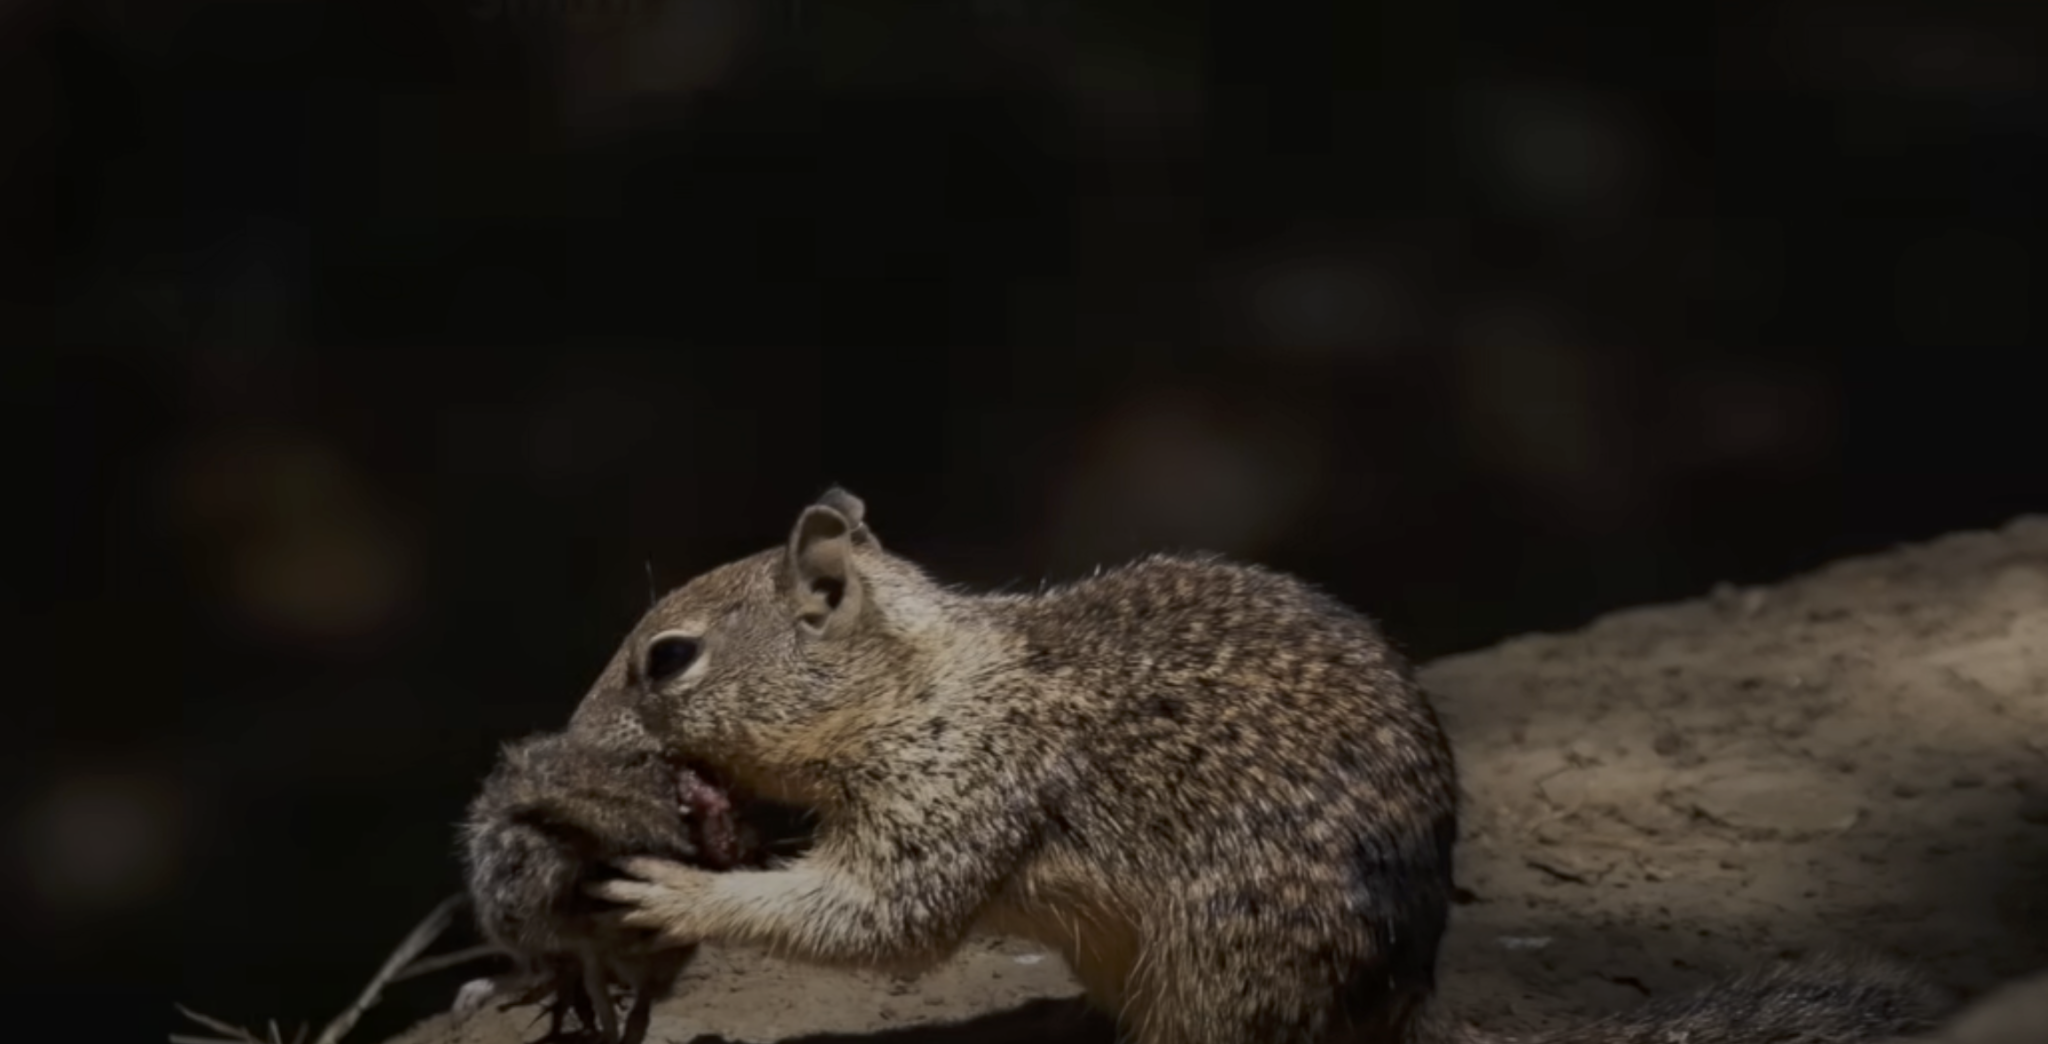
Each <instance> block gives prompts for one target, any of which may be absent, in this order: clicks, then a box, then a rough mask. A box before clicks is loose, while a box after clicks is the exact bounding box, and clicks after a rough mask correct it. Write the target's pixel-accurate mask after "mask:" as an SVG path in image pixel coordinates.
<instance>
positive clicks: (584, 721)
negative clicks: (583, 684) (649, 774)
mask: <svg viewBox="0 0 2048 1044" xmlns="http://www.w3.org/2000/svg"><path fill="white" fill-rule="evenodd" d="M568 731H569V734H570V735H571V736H574V737H575V738H576V740H577V742H579V743H584V744H588V745H590V746H593V747H597V748H599V749H602V750H609V751H617V752H620V753H628V754H659V753H661V744H659V743H657V742H656V741H655V739H654V735H653V734H652V733H650V732H648V731H647V727H646V726H645V725H643V724H641V722H640V718H639V716H638V715H636V714H634V713H633V712H632V711H631V710H629V709H627V708H626V707H624V706H621V705H620V703H618V702H614V701H611V700H587V701H585V702H584V705H583V706H581V707H579V708H577V709H576V713H575V714H574V715H572V716H571V717H570V718H569V730H568Z"/></svg>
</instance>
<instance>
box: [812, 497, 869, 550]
mask: <svg viewBox="0 0 2048 1044" xmlns="http://www.w3.org/2000/svg"><path fill="white" fill-rule="evenodd" d="M813 506H815V507H826V508H831V509H832V510H834V511H837V512H839V514H840V515H841V516H843V517H844V518H845V519H846V527H847V536H848V537H849V538H850V539H851V540H852V541H853V542H854V543H856V544H859V545H861V546H862V547H872V548H876V549H877V550H879V549H880V548H881V546H882V542H881V541H880V540H878V539H876V538H875V531H874V530H872V529H869V528H868V506H867V503H866V502H864V501H862V500H861V499H860V498H859V497H856V496H854V495H853V494H852V493H850V492H848V491H847V490H846V488H845V487H843V486H833V487H832V488H831V489H828V490H826V491H825V492H824V493H823V494H821V495H820V496H819V497H818V501H817V503H816V504H815V505H813Z"/></svg>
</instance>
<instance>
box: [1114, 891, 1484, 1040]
mask: <svg viewBox="0 0 2048 1044" xmlns="http://www.w3.org/2000/svg"><path fill="white" fill-rule="evenodd" d="M1176 920H1181V921H1182V922H1183V924H1184V927H1183V928H1181V929H1178V930H1169V931H1168V932H1166V933H1157V934H1155V935H1154V936H1153V937H1152V938H1151V939H1148V941H1147V942H1148V945H1147V946H1146V951H1145V957H1144V959H1143V960H1142V961H1141V962H1140V964H1139V967H1138V968H1137V969H1136V971H1135V973H1134V975H1133V976H1132V979H1131V983H1130V987H1129V998H1128V1003H1127V1005H1126V1008H1125V1011H1124V1013H1123V1014H1124V1016H1125V1020H1126V1024H1127V1025H1126V1028H1127V1032H1129V1033H1130V1034H1131V1039H1132V1040H1133V1041H1135V1042H1136V1044H1245V1042H1248V1041H1256V1042H1259V1044H1438V1042H1437V1041H1436V1040H1434V1039H1432V1038H1429V1037H1428V1036H1426V1035H1425V1033H1424V1027H1425V1019H1424V1018H1423V1016H1424V1013H1425V1008H1426V1007H1427V1001H1428V999H1429V995H1430V989H1429V985H1428V984H1427V983H1423V982H1417V981H1413V980H1412V977H1409V976H1402V975H1399V974H1396V973H1395V972H1394V971H1393V969H1392V968H1391V967H1390V964H1389V962H1388V961H1386V960H1385V959H1384V958H1382V957H1380V956H1378V955H1375V954H1374V953H1372V952H1371V946H1370V942H1369V940H1368V939H1366V938H1365V937H1364V936H1363V933H1361V934H1360V935H1356V936H1348V937H1346V938H1342V939H1332V938H1318V937H1315V936H1316V934H1317V933H1311V934H1310V935H1304V936H1300V937H1297V942H1296V945H1294V946H1292V947H1290V948H1288V949H1284V950H1276V948H1275V947H1274V946H1273V945H1272V943H1273V940H1274V934H1273V933H1270V932H1262V933H1259V938H1258V944H1257V945H1246V944H1245V941H1244V940H1242V939H1240V938H1239V937H1237V936H1235V935H1234V934H1233V933H1232V932H1231V931H1230V930H1229V928H1228V927H1227V926H1222V927H1219V926H1218V925H1217V924H1216V923H1215V922H1214V921H1209V922H1208V923H1206V924H1204V923H1199V922H1190V921H1188V920H1187V919H1176ZM1333 980H1334V981H1333ZM1454 1039H1455V1038H1445V1039H1444V1041H1443V1044H1451V1041H1452V1040H1454ZM1460 1044H1463V1042H1460Z"/></svg>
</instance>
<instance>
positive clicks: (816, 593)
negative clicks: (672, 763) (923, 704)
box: [570, 487, 947, 805]
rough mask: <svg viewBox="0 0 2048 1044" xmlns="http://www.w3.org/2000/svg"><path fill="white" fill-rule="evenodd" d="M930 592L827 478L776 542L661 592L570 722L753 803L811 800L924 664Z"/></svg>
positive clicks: (937, 609)
mask: <svg viewBox="0 0 2048 1044" xmlns="http://www.w3.org/2000/svg"><path fill="white" fill-rule="evenodd" d="M946 601H947V598H946V595H945V593H944V592H943V591H942V590H941V589H940V588H939V587H938V586H937V585H936V584H934V583H933V582H932V581H931V580H930V579H929V578H927V577H926V576H925V575H924V574H923V573H922V571H920V570H919V569H918V568H917V567H916V566H914V565H912V564H911V563H909V562H907V561H904V560H903V559H901V558H897V557H896V556H894V555H891V554H889V553H888V552H886V551H884V550H883V549H882V545H881V541H880V540H878V539H877V538H876V537H875V535H874V532H873V530H871V529H870V528H869V527H868V524H867V519H866V507H865V505H864V504H862V503H861V501H860V499H859V498H858V497H855V496H854V495H853V494H851V493H848V492H846V491H845V490H843V489H838V488H836V487H835V488H833V489H831V490H828V491H827V492H826V493H825V494H824V495H823V496H821V497H819V498H818V500H817V501H816V502H815V503H813V504H811V505H810V506H808V507H806V508H804V509H803V511H802V512H801V513H799V514H798V516H797V519H796V523H795V525H794V526H793V527H792V528H791V530H790V534H789V537H788V539H787V540H786V541H785V542H784V543H783V545H782V546H781V547H778V548H774V549H771V550H768V551H763V552H760V553H759V554H755V555H752V556H749V557H747V558H744V559H741V560H739V561H737V562H732V563H729V564H727V565H723V566H720V567H718V568H716V569H713V570H711V571H710V572H708V573H705V574H703V575H701V576H699V577H697V578H695V579H693V580H691V581H690V582H688V583H686V584H684V585H683V586H682V587H680V588H677V589H676V590H674V591H672V592H670V593H668V594H667V595H665V596H663V597H662V598H661V599H660V600H659V601H657V602H656V603H655V605H654V607H653V608H651V609H649V610H648V611H647V613H646V615H645V616H643V617H642V618H641V620H640V622H639V623H638V624H636V625H635V626H634V627H633V629H632V631H631V632H630V633H629V634H628V635H627V637H626V640H625V642H624V643H622V644H621V645H620V647H619V649H618V652H617V653H616V654H615V655H614V656H613V658H612V661H611V663H610V664H609V665H608V666H607V667H606V669H605V671H604V673H603V674H602V675H601V676H600V677H599V678H598V681H597V683H596V685H595V686H593V687H592V689H591V691H590V693H589V695H587V696H586V697H584V700H583V703H582V704H581V705H580V706H579V707H578V709H577V711H576V714H575V716H574V717H573V718H572V719H571V722H570V731H571V732H572V733H575V734H578V735H579V736H580V737H582V738H583V740H584V741H585V742H593V743H596V744H598V745H604V746H610V747H613V748H615V749H634V750H641V751H646V752H650V753H660V754H661V755H663V756H665V757H669V758H672V759H676V760H679V761H684V762H688V763H691V764H694V765H698V766H701V767H704V768H708V769H710V770H712V772H713V773H715V774H716V775H718V776H720V777H723V779H724V780H725V781H726V782H729V783H736V784H739V785H740V786H742V787H743V788H745V789H746V790H748V791H751V792H753V793H754V794H756V795H759V796H762V797H768V798H772V799H775V800H778V801H786V802H792V803H800V804H806V805H816V804H818V803H821V802H824V801H829V800H830V798H831V793H830V792H831V789H832V782H831V775H832V769H831V766H832V765H833V764H835V763H839V764H851V763H853V762H855V761H857V760H858V759H859V757H860V753H861V752H862V750H863V749H864V747H865V745H866V742H867V740H869V739H870V738H871V736H870V735H869V734H868V728H867V726H868V725H869V724H870V723H872V722H873V721H874V719H875V715H876V712H878V711H882V712H884V713H886V708H887V706H888V705H889V704H890V703H892V702H894V701H896V700H900V699H906V698H909V697H911V696H913V695H914V694H915V693H916V692H918V691H920V690H921V689H922V688H923V687H924V685H925V684H926V680H925V679H926V678H927V677H928V676H929V675H930V673H931V665H930V662H929V657H928V656H926V655H925V654H924V653H923V652H922V651H921V650H922V649H923V648H924V647H925V645H926V643H923V642H920V641H919V640H918V639H919V632H920V630H921V629H922V628H926V627H931V626H934V625H935V624H937V625H942V624H943V612H942V609H941V607H942V606H943V605H944V604H945V602H946Z"/></svg>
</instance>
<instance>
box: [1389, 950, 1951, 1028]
mask: <svg viewBox="0 0 2048 1044" xmlns="http://www.w3.org/2000/svg"><path fill="white" fill-rule="evenodd" d="M1952 1007H1953V1003H1952V1001H1951V1000H1950V999H1949V998H1947V997H1945V996H1944V995H1943V994H1942V992H1941V991H1940V990H1938V989H1936V988H1935V987H1934V986H1933V985H1932V984H1931V983H1929V982H1927V981H1926V980H1925V979H1923V978H1921V977H1920V976H1919V975H1917V974H1916V973H1914V972H1912V971H1910V970H1908V969H1905V968H1901V967H1899V966H1898V965H1896V964H1893V963H1891V962H1890V961H1886V960H1883V959H1881V958H1877V957H1874V956H1870V955H1865V954H1839V953H1838V954H1824V955H1821V956H1815V957H1807V958H1803V959H1800V960H1796V961H1789V962H1785V963H1782V964H1778V965H1775V966H1771V967H1766V968H1759V969H1756V970H1753V971H1749V972H1746V973H1743V974H1741V975H1737V976H1734V977H1732V978H1729V979H1724V980H1722V981H1720V982H1717V983H1714V984H1712V985H1710V986H1707V987H1705V988H1703V989H1700V990H1696V991H1694V992H1691V993H1685V994H1679V995H1676V996H1672V997H1666V998H1659V999H1657V1000H1653V1001H1650V1002H1648V1003H1646V1004H1642V1005H1639V1006H1637V1007H1635V1008H1631V1009H1628V1010H1626V1011H1622V1012H1618V1013H1616V1014H1613V1015H1608V1016H1605V1017H1603V1018H1599V1019H1595V1020H1593V1021H1591V1022H1584V1023H1580V1024H1578V1025H1576V1026H1570V1027H1567V1028H1564V1029H1561V1030H1552V1031H1550V1032H1547V1033H1539V1034H1534V1035H1529V1036H1507V1035H1498V1034H1491V1033H1486V1032H1482V1031H1479V1030H1476V1029H1473V1028H1467V1027H1460V1028H1457V1029H1452V1028H1451V1027H1450V1026H1448V1025H1446V1024H1443V1023H1438V1024H1437V1025H1436V1026H1434V1027H1431V1031H1426V1032H1424V1033H1423V1034H1421V1035H1420V1036H1421V1041H1420V1042H1419V1044H1680V1042H1682V1044H1763V1042H1783V1044H1882V1042H1886V1041H1893V1040H1896V1039H1899V1038H1907V1037H1912V1036H1915V1035H1918V1034H1923V1033H1927V1032H1930V1031H1932V1030H1934V1029H1936V1028H1937V1027H1938V1026H1939V1025H1940V1024H1941V1020H1942V1018H1943V1017H1944V1016H1946V1015H1947V1014H1948V1012H1949V1010H1950V1009H1951V1008H1952Z"/></svg>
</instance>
